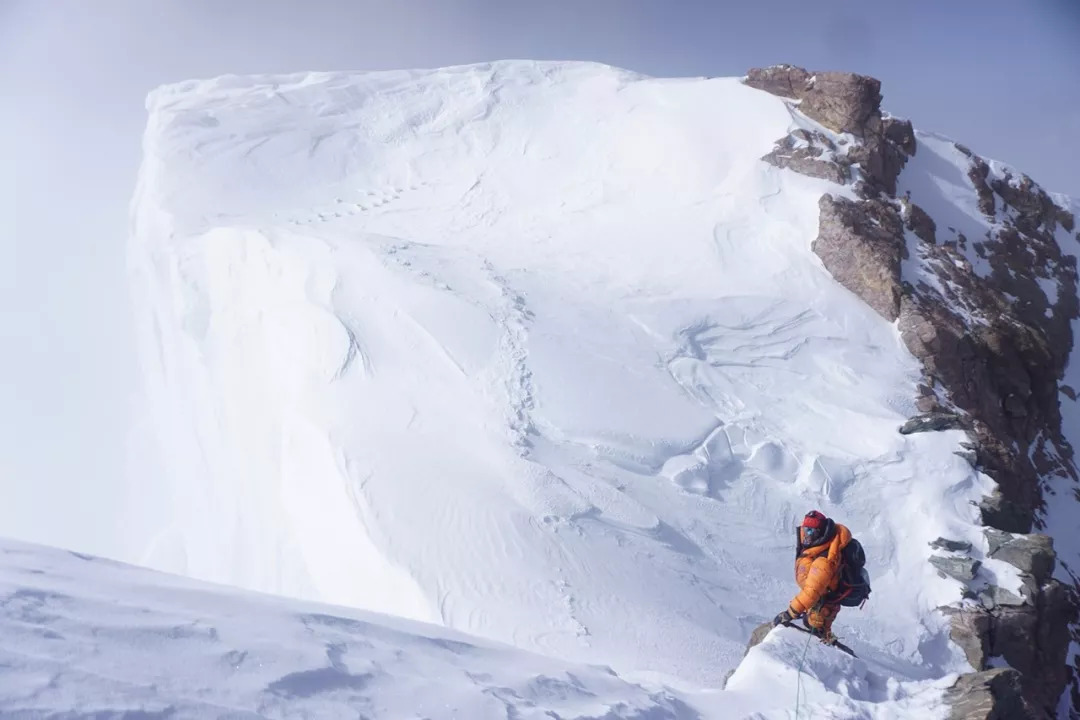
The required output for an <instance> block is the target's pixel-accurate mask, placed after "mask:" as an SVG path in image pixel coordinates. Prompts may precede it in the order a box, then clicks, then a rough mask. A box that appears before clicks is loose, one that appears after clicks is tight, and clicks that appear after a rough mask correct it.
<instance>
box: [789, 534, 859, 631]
mask: <svg viewBox="0 0 1080 720" xmlns="http://www.w3.org/2000/svg"><path fill="white" fill-rule="evenodd" d="M849 542H851V531H850V530H848V529H847V528H846V527H844V526H843V525H840V524H837V525H836V532H834V533H833V536H832V540H830V541H829V542H826V543H823V544H821V545H815V546H814V547H809V548H806V549H804V550H802V551H801V552H799V553H798V555H796V557H795V582H797V583H798V584H799V588H800V589H799V594H798V595H796V596H795V597H794V598H793V599H792V601H791V603H790V604H789V607H788V610H789V611H790V612H791V614H792V615H793V616H794V617H798V616H799V615H802V614H803V613H807V615H806V624H807V625H809V626H810V627H811V628H813V629H815V630H819V631H821V632H822V633H825V634H828V632H829V631H830V630H831V628H832V622H833V620H834V619H835V618H836V614H837V613H838V612H839V611H840V605H839V604H838V603H826V602H823V600H826V599H828V595H829V593H831V592H832V591H834V590H836V586H837V583H838V582H839V581H840V551H841V550H843V549H844V547H845V546H846V545H847V544H848V543H849Z"/></svg>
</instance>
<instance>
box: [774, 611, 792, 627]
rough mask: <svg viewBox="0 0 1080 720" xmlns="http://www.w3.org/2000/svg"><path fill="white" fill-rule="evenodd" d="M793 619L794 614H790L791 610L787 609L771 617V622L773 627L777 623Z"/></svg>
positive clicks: (781, 623) (780, 623)
mask: <svg viewBox="0 0 1080 720" xmlns="http://www.w3.org/2000/svg"><path fill="white" fill-rule="evenodd" d="M794 619H795V616H794V615H792V614H791V610H790V609H788V610H785V611H784V612H782V613H780V614H779V615H777V616H776V617H775V618H773V621H772V624H773V627H776V626H777V625H783V624H784V623H789V622H791V621H792V620H794Z"/></svg>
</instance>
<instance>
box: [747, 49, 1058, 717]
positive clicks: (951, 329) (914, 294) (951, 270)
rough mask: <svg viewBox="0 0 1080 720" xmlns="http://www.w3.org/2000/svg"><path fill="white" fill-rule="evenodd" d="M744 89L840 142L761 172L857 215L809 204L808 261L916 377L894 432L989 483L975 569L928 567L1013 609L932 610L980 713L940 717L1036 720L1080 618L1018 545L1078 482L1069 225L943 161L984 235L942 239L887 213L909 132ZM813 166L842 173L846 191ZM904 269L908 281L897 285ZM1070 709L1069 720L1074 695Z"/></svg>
mask: <svg viewBox="0 0 1080 720" xmlns="http://www.w3.org/2000/svg"><path fill="white" fill-rule="evenodd" d="M745 82H746V84H747V85H750V86H752V87H755V88H759V89H761V90H764V91H766V92H770V93H773V94H775V95H779V96H781V97H784V98H787V99H789V100H790V101H791V102H792V107H793V108H794V109H795V110H797V111H798V112H800V113H802V114H804V115H805V116H807V117H808V118H810V119H812V120H814V121H816V122H818V123H820V125H821V126H823V127H824V128H825V129H826V130H828V131H831V132H833V133H837V134H840V135H842V136H845V137H846V136H851V138H854V139H853V140H852V141H850V142H848V143H846V144H844V146H843V147H842V149H837V146H839V145H841V144H842V143H841V142H840V141H839V140H837V139H835V138H833V139H830V138H828V137H826V136H825V134H824V133H823V132H818V135H820V136H821V138H820V139H819V138H814V140H813V142H811V141H809V140H806V139H802V140H800V139H799V138H798V137H792V138H791V140H781V141H780V143H778V146H777V148H778V150H780V149H783V151H784V152H789V154H790V155H791V157H788V156H782V153H780V154H778V155H777V157H774V158H773V159H771V160H769V161H770V162H772V163H773V164H774V165H777V166H779V167H785V168H787V169H790V170H793V171H795V172H802V173H804V174H808V175H812V176H814V177H818V178H824V179H826V180H829V181H831V182H835V183H837V184H846V185H848V186H849V187H850V188H851V189H852V190H854V194H855V196H856V197H857V198H858V199H857V200H851V199H847V198H844V197H839V193H837V194H835V195H834V194H825V195H823V197H822V198H821V200H820V202H819V208H820V213H819V228H818V238H817V239H816V240H815V241H814V243H813V245H812V247H813V250H814V252H815V253H816V254H817V255H818V256H819V257H821V259H822V262H823V264H824V266H825V268H826V269H827V270H828V271H829V272H830V273H831V274H832V276H833V277H834V278H835V279H836V280H837V281H838V282H840V283H841V284H842V285H844V286H845V287H846V288H848V289H849V290H851V291H852V292H853V293H855V294H856V295H858V296H859V297H860V298H862V299H863V300H864V301H865V302H866V303H867V305H869V306H870V307H871V308H873V309H874V310H875V311H877V312H878V313H879V314H880V315H881V316H882V317H884V318H885V319H887V320H889V321H897V325H898V329H899V331H900V336H901V338H902V340H903V342H904V344H905V345H906V346H907V348H908V349H909V350H910V351H911V353H912V354H913V355H914V356H915V357H917V358H918V359H919V360H920V361H921V362H922V365H923V374H924V381H923V383H922V384H921V385H920V389H919V397H918V399H917V406H918V408H919V411H920V412H921V413H922V415H920V416H917V417H915V418H912V419H911V420H909V421H908V422H907V423H905V424H904V425H903V427H902V428H900V430H901V431H902V432H905V433H910V432H926V431H933V430H940V429H952V428H960V429H963V430H965V431H966V432H967V434H968V437H969V442H968V443H966V444H965V445H964V450H963V451H962V452H958V453H957V454H960V455H962V456H963V457H965V458H966V459H967V460H968V462H970V463H971V464H972V466H973V467H975V468H976V469H978V470H980V471H981V472H983V473H985V474H986V475H988V476H989V477H991V478H993V479H994V480H995V481H996V483H997V489H996V490H995V491H994V492H993V493H992V494H991V495H990V496H988V497H986V498H984V500H983V501H982V503H981V505H980V510H981V515H982V522H983V524H984V525H986V526H988V527H990V528H994V529H996V530H998V531H1002V532H1000V533H998V534H990V535H989V536H988V542H989V545H990V549H989V550H988V551H987V552H986V554H985V557H984V558H982V560H980V559H978V558H970V557H966V558H965V557H955V556H948V555H938V556H935V557H934V558H931V562H932V563H934V564H935V565H936V566H937V567H938V569H939V570H941V571H942V572H943V573H945V574H947V575H949V576H952V577H956V578H958V579H959V580H960V581H961V582H962V583H964V584H965V586H967V585H968V584H969V583H971V581H972V580H974V578H975V577H976V575H977V574H978V573H979V565H978V563H979V562H982V561H983V560H986V559H992V560H1003V561H1005V562H1008V563H1010V564H1012V565H1013V566H1015V567H1016V568H1017V569H1018V570H1019V571H1020V573H1021V581H1022V582H1021V588H1020V590H1019V594H1017V593H1016V592H1014V591H1012V590H1010V589H1007V588H1003V587H998V586H995V585H988V586H987V585H986V583H985V579H983V580H982V581H981V582H982V585H981V586H979V587H977V588H976V587H975V586H974V585H972V587H971V588H966V589H965V597H966V598H967V600H966V601H964V606H963V609H962V610H961V609H959V607H952V608H945V609H943V610H944V611H945V612H946V613H948V614H950V616H951V618H952V623H951V626H952V636H953V640H954V641H955V642H956V643H957V644H958V645H959V646H960V647H961V648H963V650H964V652H965V654H966V655H967V657H968V660H969V661H970V662H971V664H972V666H973V667H974V668H975V669H976V670H977V671H979V672H977V673H976V674H974V675H972V676H968V679H967V680H965V681H964V682H965V683H967V685H965V687H966V688H967V689H966V690H964V692H963V693H961V694H962V695H963V696H964V697H969V698H971V697H975V695H977V694H978V695H979V697H981V698H982V699H983V700H987V698H989V699H990V700H993V702H990V704H989V705H985V708H986V712H985V713H984V714H982V715H979V714H978V712H982V710H980V709H979V708H982V707H983V705H980V703H982V700H980V701H978V702H976V703H975V705H972V707H973V708H975V709H974V710H971V711H970V712H974V713H976V714H961V715H956V716H955V717H965V718H966V717H980V718H982V717H1013V715H1008V714H1006V715H1001V714H988V713H1001V712H1008V711H1007V710H1002V709H1001V707H1002V706H1001V703H1000V702H999V701H998V700H997V699H995V698H997V696H998V695H999V694H1001V693H998V692H997V690H1001V691H1002V692H1004V693H1005V695H1008V694H1009V692H1011V690H1009V692H1005V690H1008V689H1009V688H1019V689H1020V690H1021V691H1022V693H1023V696H1024V697H1025V698H1026V699H1027V701H1028V702H1029V703H1030V705H1031V708H1033V711H1034V712H1035V713H1036V714H1034V715H1030V717H1042V716H1043V715H1044V714H1046V713H1049V712H1051V710H1052V708H1053V707H1054V704H1055V703H1056V700H1057V698H1058V697H1059V696H1060V694H1061V692H1062V690H1063V689H1064V687H1065V685H1066V683H1067V681H1068V679H1069V672H1070V669H1069V667H1068V666H1066V664H1065V662H1066V654H1067V649H1068V642H1069V637H1070V635H1069V624H1070V623H1071V622H1075V618H1076V606H1077V604H1078V602H1080V601H1078V600H1077V598H1078V597H1080V595H1077V592H1080V585H1078V586H1077V587H1076V588H1072V587H1067V586H1065V585H1062V584H1061V583H1059V582H1058V581H1056V580H1054V579H1053V578H1052V577H1051V574H1052V572H1053V568H1054V565H1055V556H1054V552H1053V545H1052V543H1051V542H1050V540H1049V538H1047V537H1046V536H1043V535H1038V534H1029V533H1031V531H1032V530H1033V529H1034V530H1038V529H1042V524H1041V521H1040V519H1039V518H1040V512H1041V511H1042V510H1044V498H1043V490H1042V483H1043V479H1044V478H1049V477H1052V476H1059V477H1068V478H1072V479H1073V480H1074V481H1076V480H1080V477H1078V473H1077V469H1076V467H1075V464H1074V460H1073V450H1072V448H1071V446H1070V445H1069V443H1068V441H1067V440H1066V438H1065V437H1064V435H1063V433H1062V428H1061V422H1062V420H1061V414H1060V410H1059V407H1058V397H1059V393H1061V392H1063V391H1066V392H1067V391H1069V390H1071V389H1064V388H1062V386H1061V385H1060V383H1061V379H1062V377H1063V374H1064V369H1065V366H1066V363H1067V362H1068V359H1069V355H1070V352H1071V350H1072V346H1073V337H1072V321H1073V320H1074V319H1075V318H1077V317H1080V301H1078V299H1077V268H1076V259H1075V257H1074V255H1072V254H1066V253H1065V252H1063V251H1062V248H1061V247H1060V246H1059V244H1058V242H1057V238H1058V236H1057V235H1056V233H1057V231H1058V229H1059V228H1062V229H1064V230H1065V231H1067V232H1070V233H1071V232H1072V231H1073V229H1074V228H1075V226H1076V218H1074V217H1073V215H1072V214H1071V213H1070V212H1068V211H1067V210H1065V209H1064V208H1061V207H1059V206H1058V205H1057V204H1056V203H1055V202H1054V200H1053V198H1052V197H1051V196H1050V195H1049V194H1048V193H1046V192H1045V191H1044V190H1043V189H1042V188H1040V187H1039V186H1038V184H1037V183H1035V182H1034V181H1033V180H1032V179H1031V178H1029V177H1028V176H1026V175H1014V174H1010V173H1008V172H1005V171H1002V170H1001V169H1000V168H999V166H997V165H996V164H995V165H993V167H992V164H991V163H988V162H987V161H986V160H984V159H982V158H980V157H979V156H978V155H976V154H975V153H973V152H972V151H971V150H970V149H968V148H965V147H963V146H957V149H958V150H959V151H960V152H961V153H963V155H965V156H966V157H967V159H968V168H967V171H966V175H967V179H968V181H969V182H970V183H971V187H972V189H973V191H974V194H975V197H976V205H977V209H978V211H979V212H981V213H982V215H983V216H984V217H985V218H986V225H987V228H988V230H987V232H986V234H985V236H982V237H965V236H964V235H963V234H960V233H956V232H955V231H953V235H952V236H950V237H947V238H942V237H941V235H942V234H943V233H942V231H941V229H940V228H939V227H938V225H937V223H935V221H934V219H933V218H932V217H930V215H929V214H928V213H927V212H925V210H923V209H922V208H920V207H919V206H918V205H917V204H916V203H914V202H912V200H911V198H909V197H902V198H898V197H896V187H897V178H898V177H899V175H900V172H901V170H902V169H903V167H904V164H905V162H906V160H907V158H908V157H910V156H913V155H914V154H915V153H916V151H917V142H916V138H915V135H914V132H913V131H912V128H911V124H910V123H908V122H906V121H904V120H900V119H896V118H893V117H890V116H888V115H885V114H883V113H882V112H881V109H880V105H881V86H880V83H879V82H878V81H877V80H875V79H873V78H868V77H865V76H860V75H854V74H851V73H831V72H825V73H817V72H808V71H806V70H804V69H802V68H798V67H794V66H790V65H780V66H774V67H771V68H759V69H754V70H751V71H750V72H749V73H748V74H747V76H746V78H745ZM848 139H850V138H848ZM797 148H803V149H804V153H803V155H802V156H801V157H800V158H795V157H794V153H792V152H791V151H794V150H795V149H797ZM811 148H814V149H811ZM819 149H820V152H819ZM774 153H777V151H775V150H774ZM811 160H813V161H818V162H827V163H833V164H837V165H838V166H839V164H843V166H844V168H843V169H844V170H845V171H846V174H845V173H841V172H840V171H839V167H837V168H823V167H821V166H818V165H813V164H808V163H809V161H811ZM949 230H953V229H952V228H949ZM909 238H910V240H911V243H910V244H909ZM1077 239H1078V240H1080V235H1078V236H1077ZM909 252H910V253H912V255H915V256H914V257H909V256H908V253H909ZM904 260H907V261H908V262H906V263H905V262H904ZM906 267H912V268H917V269H918V274H917V275H914V276H912V277H905V276H904V269H905V268H906ZM944 549H946V550H948V549H950V548H948V547H945V548H944ZM980 577H981V576H980ZM972 588H975V589H972ZM991 658H1002V659H1004V660H1005V662H1007V663H1008V664H1009V665H1010V666H1011V667H1012V668H1014V669H1015V670H1016V671H1019V673H1020V675H1015V674H1010V675H1004V674H1002V673H1001V672H999V671H991V670H990V667H989V663H990V662H991V660H990V659H991ZM984 671H986V672H984ZM1077 671H1078V676H1077V677H1078V678H1080V668H1078V669H1077ZM1002 678H1006V679H1002ZM1075 685H1076V686H1077V687H1080V682H1075ZM1006 686H1007V687H1006ZM980 693H981V694H980ZM1074 696H1075V697H1076V701H1077V710H1078V711H1080V689H1078V690H1077V692H1074ZM957 697H959V696H957ZM965 702H966V701H965ZM988 702H989V701H988ZM984 704H985V703H984ZM957 707H958V706H957V705H955V704H954V709H956V708H957ZM964 712H968V711H966V710H965V711H964ZM1016 717H1029V715H1017V716H1016Z"/></svg>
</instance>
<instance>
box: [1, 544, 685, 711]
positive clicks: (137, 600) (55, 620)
mask: <svg viewBox="0 0 1080 720" xmlns="http://www.w3.org/2000/svg"><path fill="white" fill-rule="evenodd" d="M0 597H3V601H2V603H0V636H2V637H3V639H4V641H3V643H2V644H0V668H2V672H0V717H5V718H9V717H45V716H47V717H69V718H70V717H94V718H106V717H139V718H158V717H160V718H166V717H168V718H208V717H229V718H237V719H239V718H259V717H263V718H299V717H310V718H357V717H364V718H431V719H432V720H435V719H437V718H438V719H441V718H494V717H515V718H523V719H524V718H545V719H550V718H564V719H566V720H569V719H570V718H599V717H604V718H612V720H614V719H615V718H652V719H656V720H660V719H662V718H682V717H693V714H691V713H690V712H689V711H688V709H687V708H686V707H685V706H684V705H683V704H682V703H681V702H680V701H679V700H678V699H677V698H673V697H670V696H668V695H665V694H663V693H655V692H654V693H650V692H646V691H645V690H643V689H642V688H640V687H637V686H634V685H631V684H628V683H626V682H623V681H622V680H620V679H619V678H618V677H616V676H615V675H613V674H612V673H611V672H610V670H607V669H605V668H601V667H586V666H572V665H567V664H565V663H560V662H558V661H556V660H551V659H546V658H542V657H539V656H536V655H529V654H526V653H523V652H521V651H516V650H513V649H512V648H508V647H497V646H494V645H491V644H489V643H477V642H476V641H474V640H473V639H471V638H468V637H466V636H463V635H461V634H460V633H456V632H453V631H448V630H443V629H440V628H438V627H435V626H431V625H427V626H425V625H421V624H419V623H415V622H409V621H402V620H394V619H392V618H388V617H384V616H376V615H372V614H371V613H363V612H357V611H349V610H347V609H345V608H334V607H330V606H321V605H316V604H313V603H298V602H295V601H289V600H286V599H279V598H274V597H270V596H262V595H256V594H252V593H241V592H238V591H235V590H229V589H227V588H221V587H215V586H209V585H203V584H200V583H197V582H193V581H191V580H185V579H183V578H177V577H173V576H169V575H162V574H159V573H156V572H152V571H148V570H144V569H139V568H134V567H130V566H125V565H121V564H118V563H114V562H111V561H107V560H101V559H98V558H93V557H90V556H86V555H81V554H77V553H69V552H65V551H60V550H52V549H46V548H40V547H36V546H32V545H24V544H21V543H14V542H11V541H3V542H0Z"/></svg>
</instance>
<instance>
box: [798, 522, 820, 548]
mask: <svg viewBox="0 0 1080 720" xmlns="http://www.w3.org/2000/svg"><path fill="white" fill-rule="evenodd" d="M823 537H825V528H823V527H807V526H806V525H803V526H801V527H800V528H799V540H800V541H802V544H803V545H813V544H814V543H816V542H818V541H820V540H821V539H822V538H823Z"/></svg>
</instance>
